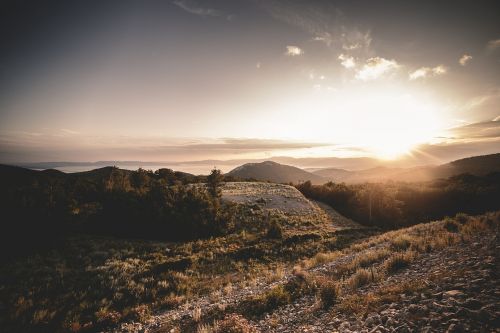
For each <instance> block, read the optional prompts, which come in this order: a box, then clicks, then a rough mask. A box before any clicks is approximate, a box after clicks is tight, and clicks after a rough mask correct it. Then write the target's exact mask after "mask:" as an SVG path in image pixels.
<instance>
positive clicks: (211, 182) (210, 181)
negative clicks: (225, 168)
mask: <svg viewBox="0 0 500 333" xmlns="http://www.w3.org/2000/svg"><path fill="white" fill-rule="evenodd" d="M223 179H224V177H223V176H222V173H221V171H220V170H219V169H217V168H215V167H214V168H213V169H212V171H211V172H210V175H208V177H207V188H208V193H210V195H211V196H212V197H214V198H220V197H221V190H220V184H221V182H222V180H223Z"/></svg>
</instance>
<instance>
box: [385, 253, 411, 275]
mask: <svg viewBox="0 0 500 333" xmlns="http://www.w3.org/2000/svg"><path fill="white" fill-rule="evenodd" d="M414 258H415V253H414V252H409V251H407V252H405V253H395V254H393V255H392V256H391V257H389V258H388V259H387V260H386V261H385V262H384V267H385V269H386V271H387V272H388V273H394V272H396V271H398V270H400V269H402V268H405V267H408V266H409V265H410V263H411V262H412V261H413V259H414Z"/></svg>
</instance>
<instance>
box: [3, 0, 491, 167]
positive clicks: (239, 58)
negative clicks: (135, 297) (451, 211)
mask: <svg viewBox="0 0 500 333" xmlns="http://www.w3.org/2000/svg"><path fill="white" fill-rule="evenodd" d="M0 13H1V14H0V24H1V29H0V42H1V45H2V51H1V52H0V163H21V162H22V163H26V162H41V161H99V160H129V161H197V160H204V159H219V160H228V159H252V158H256V159H262V158H271V157H273V156H290V157H298V158H318V157H362V156H367V157H375V158H379V159H382V160H394V159H405V158H410V157H411V158H412V161H413V162H412V163H415V164H426V163H443V162H446V161H450V160H453V159H457V158H462V157H467V156H473V155H481V154H488V153H495V152H500V108H499V105H500V104H499V102H500V24H499V23H498V22H500V3H499V2H498V1H481V0H478V1H451V0H450V1H438V0H433V1H411V2H410V1H377V0H371V1H356V0H349V1H347V0H346V1H314V0H310V1H285V0H283V1H278V0H248V1H244V0H226V1H223V0H220V1H219V0H217V1H216V0H213V1H210V0H207V1H200V0H174V1H170V0H141V1H139V0H119V1H118V0H116V1H111V0H101V1H92V0H86V1H83V0H82V1H74V0H66V1H62V0H61V1H50V0H49V1H43V2H41V1H27V0H24V1H22V0H16V1H14V0H4V1H2V2H1V3H0Z"/></svg>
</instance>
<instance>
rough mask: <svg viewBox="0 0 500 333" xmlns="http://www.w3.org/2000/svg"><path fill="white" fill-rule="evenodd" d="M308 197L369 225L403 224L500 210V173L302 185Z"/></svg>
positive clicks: (383, 226)
mask: <svg viewBox="0 0 500 333" xmlns="http://www.w3.org/2000/svg"><path fill="white" fill-rule="evenodd" d="M297 189H299V190H300V191H301V192H302V193H303V194H304V195H305V196H306V197H308V198H311V199H314V200H318V201H321V202H324V203H326V204H328V205H330V206H331V207H333V208H334V209H336V210H338V211H339V212H340V213H341V214H344V215H345V216H347V217H349V218H352V219H353V220H356V221H358V222H360V223H363V224H365V225H369V226H377V227H382V228H398V227H402V226H408V225H413V224H416V223H421V222H426V221H430V220H434V219H439V218H442V217H444V216H452V215H455V214H456V213H459V212H462V213H468V214H479V213H483V212H486V211H493V210H498V209H500V173H498V172H495V173H491V174H489V175H486V176H473V175H469V174H462V175H457V176H454V177H450V178H448V179H440V180H436V181H431V182H415V183H406V182H386V183H364V184H353V185H348V184H344V183H337V184H336V183H332V182H329V183H326V184H325V185H312V184H311V183H310V182H305V183H302V184H299V185H297Z"/></svg>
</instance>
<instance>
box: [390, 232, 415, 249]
mask: <svg viewBox="0 0 500 333" xmlns="http://www.w3.org/2000/svg"><path fill="white" fill-rule="evenodd" d="M410 245H411V238H410V237H409V236H406V235H402V236H398V237H396V238H394V239H393V240H391V248H392V249H393V250H395V251H404V250H406V249H407V248H409V247H410Z"/></svg>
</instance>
